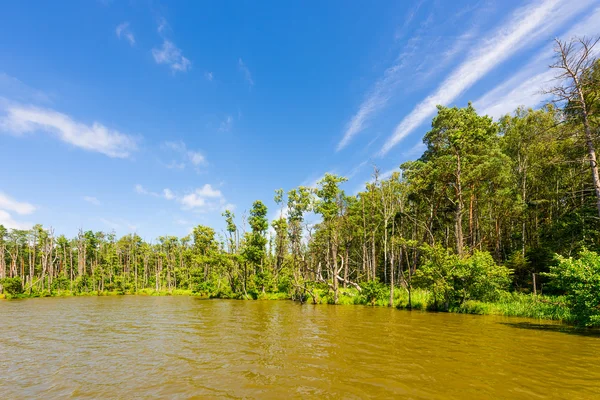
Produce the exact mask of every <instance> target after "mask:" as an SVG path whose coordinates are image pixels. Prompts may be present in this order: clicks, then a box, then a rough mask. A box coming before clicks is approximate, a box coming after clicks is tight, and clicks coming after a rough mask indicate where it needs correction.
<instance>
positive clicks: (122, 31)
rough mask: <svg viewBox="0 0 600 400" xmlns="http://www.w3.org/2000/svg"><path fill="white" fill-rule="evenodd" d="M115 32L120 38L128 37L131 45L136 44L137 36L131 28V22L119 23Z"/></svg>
mask: <svg viewBox="0 0 600 400" xmlns="http://www.w3.org/2000/svg"><path fill="white" fill-rule="evenodd" d="M115 32H116V34H117V37H118V38H119V39H121V37H124V38H125V39H127V41H128V42H129V44H130V45H132V46H133V45H134V44H135V37H134V36H133V33H131V30H130V29H129V22H123V23H122V24H119V25H118V26H117V28H116V29H115Z"/></svg>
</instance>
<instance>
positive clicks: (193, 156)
mask: <svg viewBox="0 0 600 400" xmlns="http://www.w3.org/2000/svg"><path fill="white" fill-rule="evenodd" d="M162 146H163V147H164V148H167V149H170V150H173V151H175V152H177V153H179V154H180V155H181V156H182V157H183V158H185V160H186V161H189V162H190V163H192V165H194V166H195V167H198V166H200V165H206V164H208V163H207V161H206V157H204V154H202V153H201V152H200V151H198V150H190V149H188V147H187V145H186V144H185V143H184V142H183V141H181V140H179V141H171V142H164V143H163V144H162ZM167 168H177V169H183V168H185V164H184V163H183V162H180V163H177V162H175V161H172V162H171V164H168V165H167Z"/></svg>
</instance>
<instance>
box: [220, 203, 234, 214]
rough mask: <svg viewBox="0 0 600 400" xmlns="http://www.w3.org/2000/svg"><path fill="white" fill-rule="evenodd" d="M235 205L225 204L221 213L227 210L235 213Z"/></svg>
mask: <svg viewBox="0 0 600 400" xmlns="http://www.w3.org/2000/svg"><path fill="white" fill-rule="evenodd" d="M235 208H236V206H235V204H231V203H225V205H224V206H222V207H221V211H225V210H229V211H231V212H233V211H235Z"/></svg>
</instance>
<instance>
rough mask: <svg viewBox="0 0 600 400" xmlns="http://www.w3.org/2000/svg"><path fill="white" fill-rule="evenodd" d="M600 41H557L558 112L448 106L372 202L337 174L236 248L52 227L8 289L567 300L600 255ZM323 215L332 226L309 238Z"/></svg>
mask: <svg viewBox="0 0 600 400" xmlns="http://www.w3.org/2000/svg"><path fill="white" fill-rule="evenodd" d="M597 42H598V40H590V39H585V38H576V39H573V40H571V41H568V42H562V41H557V47H556V52H557V54H556V55H557V57H556V64H554V65H553V66H552V67H553V68H556V69H557V70H558V71H559V79H558V80H557V82H556V85H555V86H554V87H553V88H552V89H550V92H551V93H552V94H553V95H554V99H555V100H556V101H555V102H553V103H549V104H547V105H546V106H544V107H542V108H541V109H537V110H533V109H524V108H519V109H517V110H516V111H515V112H514V113H512V114H509V115H505V116H504V117H502V118H500V119H499V120H498V121H494V120H493V119H492V118H490V117H488V116H484V115H479V114H478V113H477V111H476V110H475V109H474V107H473V106H472V105H471V104H469V105H468V106H467V107H463V108H459V107H444V106H438V110H437V115H436V116H435V117H434V118H433V121H432V124H431V129H430V130H429V131H428V132H427V133H426V134H425V136H424V138H423V142H424V144H425V146H426V150H425V152H424V154H423V155H422V156H421V157H420V158H419V159H418V160H416V161H409V162H406V163H404V164H402V165H401V166H400V168H399V170H398V171H397V172H394V173H393V174H391V176H389V177H388V176H386V177H384V176H381V174H380V172H379V170H378V169H377V168H374V172H373V179H372V181H371V182H369V183H368V184H366V187H365V189H364V190H363V191H361V192H359V193H358V194H356V195H348V194H347V193H345V191H344V190H343V183H344V182H345V181H346V178H344V177H342V176H337V175H334V174H325V176H324V177H323V178H322V179H321V180H320V181H319V182H318V184H317V185H316V187H307V186H300V187H297V188H293V189H290V190H288V191H287V192H285V191H284V190H283V189H279V190H277V191H276V192H275V198H274V200H275V203H276V204H277V206H278V207H279V217H278V218H276V219H275V220H274V221H272V222H271V224H269V219H268V218H267V207H266V206H265V205H264V203H263V202H262V201H255V202H254V203H253V204H252V207H251V209H250V210H249V212H248V214H247V215H244V216H243V217H242V218H241V220H240V219H236V216H235V215H234V213H233V212H231V211H225V212H224V213H223V217H224V219H225V223H226V229H225V231H224V232H223V233H222V234H217V232H215V230H214V229H212V228H210V227H207V226H202V225H199V226H197V227H195V228H194V229H193V232H192V233H191V234H190V235H187V236H184V237H181V238H178V237H174V236H163V237H159V238H158V239H157V240H156V241H155V242H153V243H149V242H146V241H144V240H142V238H141V237H140V236H138V235H137V234H130V235H125V236H123V237H121V238H117V237H116V236H115V234H114V233H104V232H92V231H80V232H79V234H78V235H77V237H75V238H66V237H65V236H64V235H60V236H56V235H55V233H54V231H53V230H52V229H44V228H43V227H42V226H40V225H36V226H34V227H33V228H32V229H30V230H18V229H13V230H10V231H9V230H7V229H5V228H4V227H2V226H0V282H2V285H3V289H4V290H5V291H6V290H10V291H14V292H25V293H30V294H32V293H42V292H47V293H52V292H53V291H57V290H69V291H72V292H94V291H95V292H103V291H120V292H138V291H140V290H146V289H152V290H154V291H157V292H158V291H172V290H192V291H194V292H199V293H211V294H213V295H218V296H221V297H236V296H237V297H240V296H241V297H255V298H256V297H258V296H260V295H261V294H264V293H275V292H278V293H285V294H287V295H288V296H290V297H292V298H294V299H298V300H302V301H304V300H307V299H313V300H314V299H315V297H316V296H317V294H316V292H315V290H317V288H319V290H321V291H325V293H326V295H327V296H329V297H328V299H329V300H328V301H330V302H332V303H338V301H339V296H340V293H341V292H344V291H345V290H347V289H352V290H355V291H358V292H360V293H366V292H369V293H377V291H379V290H380V289H381V286H378V285H386V287H387V291H386V295H388V294H389V304H390V305H393V304H394V299H395V296H397V295H398V291H402V292H407V293H408V296H409V299H410V295H411V291H412V290H413V288H415V287H421V288H425V289H427V290H429V291H430V292H432V293H433V304H434V307H435V308H438V309H448V308H449V307H450V306H451V305H452V304H457V303H462V302H464V301H467V300H469V299H477V300H486V299H493V297H494V296H495V295H497V293H499V292H500V291H506V290H510V291H515V292H524V293H536V294H537V293H538V292H540V291H544V290H545V291H546V292H547V293H552V292H553V291H554V292H556V293H564V292H565V290H566V289H565V286H564V285H563V286H560V285H559V284H557V283H556V282H559V281H560V280H559V279H558V278H556V277H557V276H558V275H557V274H559V272H560V270H559V269H556V268H558V267H557V266H560V265H561V259H560V258H557V255H560V256H561V257H564V258H563V259H562V260H563V261H562V262H563V263H565V262H566V261H565V260H566V258H568V257H571V256H577V255H578V254H579V253H580V252H582V251H583V252H585V251H586V249H588V250H592V251H593V250H598V249H599V247H600V246H599V244H600V242H599V240H600V224H599V222H600V177H599V175H598V166H597V161H596V154H595V148H596V146H597V144H598V139H599V136H600V97H599V95H600V63H599V62H598V60H597V58H594V54H595V53H594V49H595V47H594V46H595V45H596V43H597ZM309 213H311V214H315V215H317V216H318V217H319V222H318V223H316V224H310V223H308V222H307V215H309ZM269 226H271V227H272V234H270V233H269ZM586 254H587V253H586ZM588 264H589V263H588ZM569 265H570V266H571V267H572V265H573V263H572V262H571V264H569ZM552 277H554V278H555V279H553V278H552ZM599 279H600V278H599ZM563 283H564V282H563ZM409 304H410V300H409ZM599 304H600V300H599Z"/></svg>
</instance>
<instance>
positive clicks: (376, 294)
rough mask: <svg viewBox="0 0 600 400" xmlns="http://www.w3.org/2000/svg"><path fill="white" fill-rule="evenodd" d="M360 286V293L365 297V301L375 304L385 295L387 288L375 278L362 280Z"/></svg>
mask: <svg viewBox="0 0 600 400" xmlns="http://www.w3.org/2000/svg"><path fill="white" fill-rule="evenodd" d="M360 287H361V288H362V292H361V295H362V296H363V297H364V298H365V299H366V302H367V303H369V304H371V305H372V306H374V305H375V302H376V301H377V300H381V299H383V298H384V297H385V296H386V293H387V288H386V286H385V285H384V284H382V283H380V282H379V281H378V280H377V279H375V280H372V281H368V282H364V283H362V284H361V285H360Z"/></svg>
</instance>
